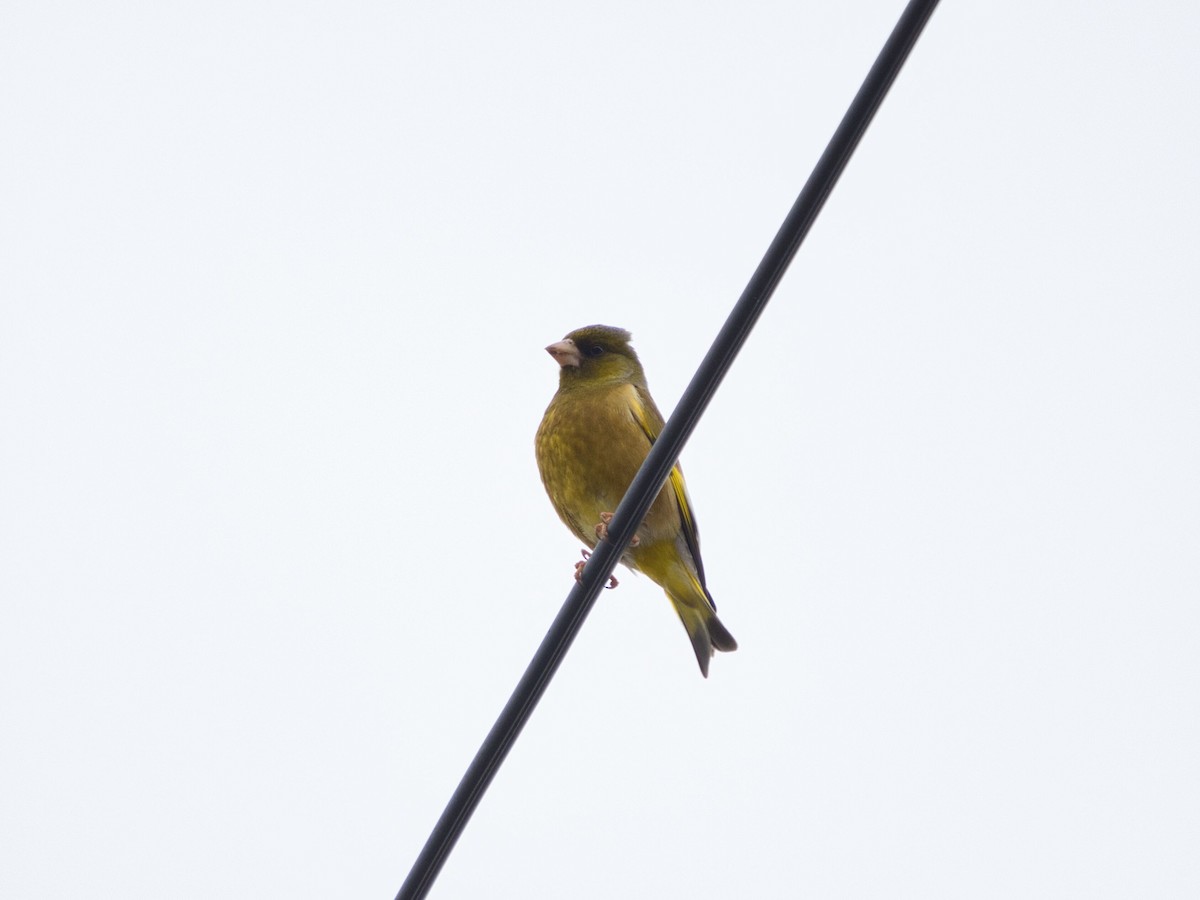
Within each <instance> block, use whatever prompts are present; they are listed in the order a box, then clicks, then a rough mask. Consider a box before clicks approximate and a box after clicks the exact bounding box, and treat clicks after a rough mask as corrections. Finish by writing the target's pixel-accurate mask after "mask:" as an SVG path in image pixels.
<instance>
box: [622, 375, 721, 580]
mask: <svg viewBox="0 0 1200 900" xmlns="http://www.w3.org/2000/svg"><path fill="white" fill-rule="evenodd" d="M630 411H631V412H632V413H633V418H634V421H636V422H637V423H638V425H640V426H641V429H642V431H644V432H645V433H646V437H648V438H649V439H650V443H651V444H653V443H654V442H655V441H656V440H657V439H658V436H659V435H660V434H661V433H662V430H663V424H664V422H663V417H662V413H660V412H659V411H658V407H657V406H655V405H654V400H653V398H651V396H650V394H649V393H648V392H647V391H646V390H645V389H644V388H641V387H635V389H634V392H633V396H632V402H631V405H630ZM667 484H669V485H670V486H671V493H673V494H674V495H675V504H676V506H678V507H679V522H680V525H681V526H682V530H683V539H684V541H686V542H687V548H688V552H689V553H691V554H692V560H693V561H694V562H695V563H696V575H697V576H698V577H699V579H700V585H701V587H703V588H704V590H705V593H707V592H708V587H707V585H706V583H705V580H704V563H703V562H701V560H700V532H699V530H698V529H697V528H696V517H695V515H694V514H693V513H692V500H691V498H690V497H688V492H687V485H686V484H685V483H684V481H683V469H681V468H680V467H679V463H675V466H674V468H672V469H671V474H670V475H669V476H667ZM709 602H712V600H711V598H709Z"/></svg>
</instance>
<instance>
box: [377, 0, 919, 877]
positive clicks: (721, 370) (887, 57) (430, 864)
mask: <svg viewBox="0 0 1200 900" xmlns="http://www.w3.org/2000/svg"><path fill="white" fill-rule="evenodd" d="M936 6H937V0H911V2H910V3H909V4H908V6H907V7H906V8H905V10H904V12H903V14H902V15H901V16H900V20H899V21H898V22H897V23H896V27H895V28H894V29H893V30H892V34H891V36H890V37H889V38H888V40H887V43H886V44H884V46H883V49H882V50H881V51H880V52H879V56H878V57H877V58H876V60H875V64H874V65H873V66H871V71H870V72H868V73H867V77H866V79H865V80H864V81H863V84H862V87H861V88H859V90H858V93H857V94H856V95H855V97H854V101H853V102H852V103H851V104H850V108H849V109H848V110H847V111H846V115H845V116H844V117H843V118H842V122H841V124H840V125H839V126H838V129H837V131H836V132H834V135H833V138H832V139H831V140H830V141H829V145H828V146H827V147H826V148H825V152H824V153H822V154H821V158H820V159H819V160H818V161H817V165H816V167H815V168H814V169H813V172H812V174H811V175H810V176H809V178H808V181H807V182H806V183H805V185H804V189H803V190H802V191H801V192H800V196H799V197H797V198H796V202H795V203H794V204H793V205H792V209H791V211H790V212H789V213H788V215H787V218H786V219H784V221H783V225H782V226H781V227H780V229H779V233H778V234H776V235H775V239H774V240H773V241H772V242H771V246H770V247H768V248H767V252H766V254H765V255H764V256H763V259H762V262H760V263H759V265H758V268H757V269H756V270H755V272H754V275H753V276H752V277H751V278H750V282H749V283H748V284H747V285H746V289H745V290H744V291H743V292H742V296H741V297H740V298H739V299H738V302H737V304H736V305H735V306H734V308H733V311H732V312H731V313H730V314H729V318H728V319H727V320H726V321H725V325H724V326H723V327H722V328H721V331H720V333H719V334H718V335H717V338H716V340H715V341H713V344H712V347H710V348H709V351H708V353H707V354H706V355H705V357H704V360H703V361H702V362H701V363H700V368H698V369H697V370H696V374H695V375H694V376H693V377H692V381H691V383H690V384H689V385H688V387H687V390H686V391H684V393H683V396H682V397H681V398H680V400H679V405H678V406H677V407H676V409H675V412H674V413H673V414H672V415H671V418H670V419H669V420H668V421H667V423H666V425H665V426H664V427H663V430H662V434H660V435H659V436H658V440H657V441H655V443H654V446H653V447H651V448H650V454H649V455H648V456H647V457H646V461H645V462H644V463H643V464H642V468H641V469H640V470H639V471H638V474H637V476H636V477H635V478H634V479H633V482H632V483H631V484H630V485H629V489H628V490H627V491H626V492H625V497H624V499H622V500H621V503H620V505H619V506H617V509H616V512H615V513H614V515H613V519H612V522H610V523H609V526H608V535H609V537H608V540H607V541H601V542H600V543H599V544H598V545H597V546H596V549H595V552H594V553H592V556H591V558H590V559H589V560H588V562H587V566H586V567H585V568H584V570H583V580H582V581H580V582H579V583H578V584H576V585H575V587H574V588H572V589H571V593H570V594H568V595H567V599H566V602H565V603H564V604H563V607H562V609H561V610H559V613H558V615H557V616H556V617H555V619H554V622H553V624H551V626H550V630H549V631H548V632H546V637H545V638H544V639H543V640H542V645H541V646H540V647H538V650H537V653H535V654H534V656H533V659H532V660H531V661H530V663H529V666H528V668H526V670H525V674H524V675H522V676H521V680H520V682H519V683H518V684H517V687H516V689H515V690H514V691H513V693H512V696H511V697H510V698H509V700H508V703H507V704H505V707H504V709H503V711H502V712H501V713H500V717H499V718H498V719H497V720H496V724H495V725H493V726H492V730H491V731H490V732H488V736H487V737H486V738H485V739H484V741H483V745H482V746H481V747H480V748H479V752H478V753H476V754H475V758H474V759H473V760H472V761H471V765H470V766H469V767H468V768H467V772H466V774H465V775H463V778H462V781H461V782H459V785H458V788H457V789H456V790H455V791H454V795H453V796H452V797H451V798H450V802H449V803H447V804H446V808H445V810H444V811H443V812H442V816H441V818H440V819H438V822H437V824H436V825H435V826H434V828H433V831H432V832H431V833H430V835H429V839H428V840H427V841H426V842H425V847H424V848H423V849H422V850H421V853H420V855H419V856H418V857H417V861H416V862H415V863H414V864H413V867H412V870H411V871H410V872H409V873H408V878H406V879H405V881H404V884H403V885H402V886H401V888H400V892H399V893H398V894H397V895H396V900H420V898H422V897H424V896H425V895H426V893H428V891H429V888H430V887H431V886H432V884H433V880H434V879H435V878H436V877H437V874H438V872H439V871H440V870H441V868H442V865H443V864H444V863H445V861H446V857H447V856H448V855H449V853H450V850H451V849H453V847H454V844H455V842H456V841H457V840H458V837H459V835H460V833H461V832H462V829H463V828H464V826H465V825H466V824H467V820H468V819H469V818H470V817H471V813H473V812H474V811H475V807H476V805H477V804H478V803H479V800H480V798H481V797H482V796H483V792H484V791H485V790H487V787H488V785H489V784H490V783H491V781H492V778H493V776H495V774H496V770H497V769H498V768H499V767H500V764H501V763H502V762H503V761H504V757H505V756H507V755H508V751H509V750H510V749H511V747H512V744H513V742H514V741H515V740H516V739H517V735H519V734H520V733H521V729H522V728H523V727H524V726H525V722H526V720H528V718H529V716H530V714H531V713H532V712H533V709H534V707H535V706H536V705H537V702H538V700H539V699H541V696H542V693H543V692H544V691H545V690H546V686H547V685H548V684H549V683H550V679H551V678H552V677H553V676H554V673H555V671H557V669H558V666H559V664H560V663H561V662H562V659H563V656H564V655H565V654H566V652H567V649H568V648H569V647H570V646H571V642H572V641H574V640H575V635H576V634H578V632H579V629H580V628H581V627H582V625H583V621H584V619H586V618H587V615H588V613H589V612H590V611H591V609H592V605H593V604H594V603H595V602H596V597H597V596H598V595H599V593H600V591H601V589H602V588H603V587H604V585H605V584H606V583H607V582H608V576H609V575H610V574H612V571H613V569H614V568H616V565H617V562H618V561H619V560H620V558H621V554H622V553H623V552H624V551H625V547H626V546H627V545H628V544H629V541H630V539H631V538H632V537H633V533H634V531H635V530H636V529H637V524H638V523H639V522H641V521H642V519H643V518H644V517H645V515H646V513H647V512H648V511H649V509H650V505H651V503H653V502H654V498H655V497H657V496H658V492H659V491H660V490H661V489H662V486H663V483H664V482H665V481H666V480H667V475H668V474H669V473H670V471H671V469H672V467H673V466H674V465H675V461H676V460H677V459H678V458H679V454H680V452H681V451H682V450H683V445H684V444H685V443H686V442H687V439H688V437H689V436H690V435H691V433H692V430H693V429H694V428H695V427H696V423H697V422H699V420H700V416H701V415H702V414H703V413H704V410H705V409H706V408H707V407H708V403H709V401H710V400H711V399H712V396H713V394H714V393H715V392H716V390H717V387H718V385H720V383H721V380H722V379H723V378H724V377H725V373H726V372H727V371H729V367H730V365H732V364H733V360H734V358H735V357H736V356H737V354H738V351H739V350H741V348H742V344H744V343H745V341H746V338H747V337H748V336H749V334H750V330H751V329H752V328H753V327H754V323H755V322H756V321H757V320H758V317H759V315H761V314H762V311H763V309H764V308H765V307H766V305H767V301H768V300H770V299H771V294H772V293H774V291H775V287H776V286H777V285H778V284H779V280H780V279H781V278H783V274H784V272H786V271H787V267H788V265H789V264H790V263H791V261H792V257H794V256H795V255H796V251H797V249H799V247H800V242H801V241H803V240H804V236H805V235H806V234H808V230H809V228H811V227H812V223H813V222H814V221H815V220H816V217H817V214H818V213H820V211H821V207H822V206H824V204H825V200H826V198H828V196H829V193H830V191H832V190H833V187H834V185H835V184H837V180H838V177H839V176H840V175H841V174H842V170H843V169H844V168H845V167H846V163H847V162H848V161H849V160H850V156H851V154H852V153H853V152H854V148H855V147H857V146H858V142H859V140H860V139H861V138H862V136H863V133H864V132H865V131H866V130H867V126H868V125H869V124H870V123H871V119H872V117H873V116H874V115H875V111H876V110H877V109H878V108H879V104H880V103H882V102H883V98H884V97H885V96H886V95H887V92H888V88H890V87H891V85H892V82H893V81H894V80H895V78H896V75H897V74H898V73H899V72H900V67H901V66H903V65H904V61H905V59H907V58H908V54H909V52H910V51H911V50H912V48H913V45H914V44H915V43H916V42H917V38H918V37H920V35H921V31H922V30H923V29H924V27H925V23H926V22H927V21H929V17H930V16H931V15H932V14H933V10H934V8H935V7H936Z"/></svg>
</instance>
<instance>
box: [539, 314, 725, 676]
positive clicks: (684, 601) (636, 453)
mask: <svg viewBox="0 0 1200 900" xmlns="http://www.w3.org/2000/svg"><path fill="white" fill-rule="evenodd" d="M629 339H630V335H629V332H627V331H625V330H623V329H620V328H612V327H609V326H606V325H591V326H588V327H587V328H580V329H578V330H576V331H573V332H571V333H570V334H568V335H567V336H566V338H564V339H563V340H562V341H559V342H557V343H555V344H551V345H550V346H549V347H547V348H546V349H547V350H548V351H549V352H550V354H551V355H552V356H553V357H554V358H555V359H556V360H557V361H558V363H559V365H560V366H561V367H562V368H561V370H560V374H559V387H558V392H557V393H556V394H555V395H554V399H553V400H551V402H550V406H549V407H548V408H547V409H546V414H545V416H544V417H543V418H542V423H541V425H540V426H539V427H538V431H537V438H536V440H535V447H536V451H537V462H538V469H539V471H540V472H541V475H542V483H543V484H544V485H545V487H546V493H547V494H549V495H550V501H551V502H552V503H553V504H554V508H555V509H556V510H557V511H558V515H559V517H560V518H561V519H562V520H563V522H565V523H566V525H567V527H568V528H570V529H571V531H572V532H574V534H575V535H576V536H577V537H578V538H579V539H580V540H581V541H583V542H584V543H585V544H587V545H588V546H589V547H595V546H596V541H597V539H598V538H597V535H596V525H597V524H598V523H600V522H601V521H602V515H601V514H602V513H611V512H612V511H613V510H615V509H616V508H617V504H619V503H620V502H621V498H622V497H623V496H624V495H625V490H626V489H627V488H628V487H629V483H630V482H631V481H633V477H634V475H635V474H637V470H638V468H639V467H640V466H641V464H642V462H643V461H644V460H645V458H646V454H647V453H649V452H650V445H651V444H652V443H653V442H654V440H655V439H656V438H657V437H658V435H659V433H660V432H661V431H662V427H663V417H662V414H661V413H659V411H658V407H656V406H655V405H654V400H653V399H652V398H651V397H650V392H649V390H648V389H647V387H646V376H645V373H644V372H643V371H642V366H641V363H640V362H639V361H638V358H637V354H636V353H634V351H633V348H632V347H631V346H630V345H629ZM636 540H637V543H636V545H635V546H631V547H630V548H629V549H628V550H627V551H626V552H625V554H624V555H623V556H622V558H621V561H622V562H623V563H624V564H625V565H627V566H629V567H630V568H631V569H636V570H637V571H639V572H642V573H644V574H646V575H647V576H649V578H650V579H651V580H653V581H654V582H655V583H657V584H658V585H660V586H661V587H662V588H663V590H665V591H666V592H667V596H668V597H669V598H670V600H671V603H672V605H673V606H674V607H675V611H676V613H678V614H679V618H680V620H681V621H682V622H683V626H684V628H686V629H687V632H688V636H689V637H690V638H691V641H692V648H693V649H694V650H695V652H696V660H697V662H699V664H700V671H701V672H702V673H703V674H704V676H705V677H708V662H709V659H710V658H711V657H712V655H713V651H714V650H722V651H730V650H736V649H737V641H735V640H734V639H733V635H731V634H730V633H729V632H728V631H727V630H726V629H725V626H724V625H722V624H721V621H720V620H719V619H718V618H717V614H716V611H717V608H716V605H715V604H714V603H713V600H712V595H711V594H709V592H708V588H707V586H706V585H705V583H704V566H703V563H702V562H701V561H700V540H699V534H698V532H697V530H696V520H695V516H694V514H693V512H692V503H691V500H690V499H689V497H688V494H687V487H686V486H685V484H684V481H683V472H682V470H681V469H680V468H679V466H678V465H676V466H675V468H674V469H672V470H671V474H670V477H669V478H668V479H667V483H666V484H665V485H664V486H663V489H662V492H661V493H660V494H659V495H658V497H657V498H655V501H654V503H653V505H651V507H650V511H649V512H648V513H647V514H646V518H645V519H644V520H643V522H642V524H641V526H640V527H639V528H638V531H637V539H636Z"/></svg>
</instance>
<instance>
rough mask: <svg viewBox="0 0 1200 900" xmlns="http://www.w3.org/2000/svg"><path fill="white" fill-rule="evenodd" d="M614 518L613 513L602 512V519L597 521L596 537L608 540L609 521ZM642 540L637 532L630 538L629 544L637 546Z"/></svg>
mask: <svg viewBox="0 0 1200 900" xmlns="http://www.w3.org/2000/svg"><path fill="white" fill-rule="evenodd" d="M612 520H613V514H612V513H610V512H602V513H600V521H599V522H597V523H596V537H598V538H599V539H600V540H602V541H607V540H608V523H609V522H611V521H612ZM641 542H642V539H641V538H639V537H638V536H637V535H636V534H635V535H634V536H633V537H632V538H631V539H630V541H629V546H630V547H636V546H637V545H638V544H640V543H641Z"/></svg>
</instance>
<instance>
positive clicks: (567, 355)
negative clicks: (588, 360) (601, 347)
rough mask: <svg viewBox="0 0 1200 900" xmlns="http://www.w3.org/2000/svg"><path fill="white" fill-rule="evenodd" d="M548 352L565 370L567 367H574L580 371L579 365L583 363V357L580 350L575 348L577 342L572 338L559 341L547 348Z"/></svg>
mask: <svg viewBox="0 0 1200 900" xmlns="http://www.w3.org/2000/svg"><path fill="white" fill-rule="evenodd" d="M546 352H547V353H549V354H550V355H551V356H553V357H554V361H555V362H556V363H558V364H559V365H560V366H562V367H563V368H564V369H565V368H566V367H567V366H573V367H574V368H576V369H578V368H579V364H580V363H581V362H582V361H583V357H582V356H581V355H580V353H579V348H578V347H576V346H575V342H574V341H573V340H571V339H570V338H566V339H565V340H561V341H558V342H557V343H554V344H551V345H550V346H549V347H547V348H546Z"/></svg>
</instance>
